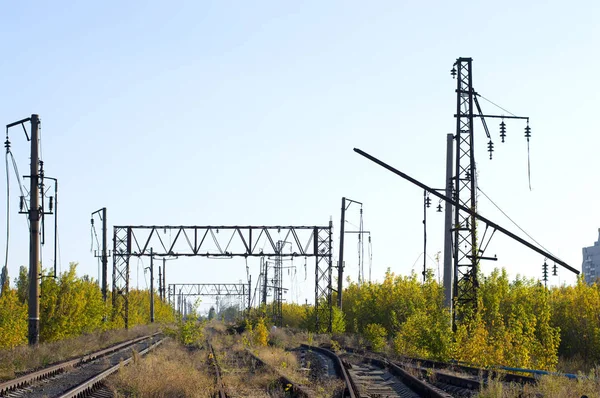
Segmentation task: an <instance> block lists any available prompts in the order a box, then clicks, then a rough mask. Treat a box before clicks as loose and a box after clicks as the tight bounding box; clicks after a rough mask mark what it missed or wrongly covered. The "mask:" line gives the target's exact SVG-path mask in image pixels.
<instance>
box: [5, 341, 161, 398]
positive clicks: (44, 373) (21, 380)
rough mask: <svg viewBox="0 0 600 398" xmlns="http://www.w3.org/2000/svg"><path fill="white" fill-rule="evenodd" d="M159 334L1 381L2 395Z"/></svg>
mask: <svg viewBox="0 0 600 398" xmlns="http://www.w3.org/2000/svg"><path fill="white" fill-rule="evenodd" d="M157 334H158V333H155V334H153V335H147V336H142V337H137V338H135V339H133V340H128V341H125V342H123V343H119V344H117V345H114V346H112V347H108V348H105V349H103V350H100V351H96V352H93V353H91V354H85V355H82V356H81V357H79V358H75V359H71V360H69V361H66V362H61V363H58V364H56V365H52V366H49V367H46V368H43V369H40V370H37V371H35V372H31V373H27V374H25V375H23V376H19V377H17V378H14V379H12V380H8V381H5V382H3V383H0V396H3V395H4V394H5V393H7V392H10V391H13V390H15V389H17V388H21V387H24V386H26V385H29V384H31V383H33V382H35V381H38V380H43V379H46V378H48V377H51V376H54V375H56V374H58V373H62V372H64V371H65V370H66V369H68V368H72V367H75V366H78V365H81V364H84V363H87V362H90V361H92V360H94V359H97V358H100V357H103V356H106V355H108V354H111V353H113V352H115V351H119V350H121V349H123V348H125V347H127V346H130V345H133V344H136V343H138V342H140V341H142V340H145V339H148V338H151V337H154V336H156V335H157Z"/></svg>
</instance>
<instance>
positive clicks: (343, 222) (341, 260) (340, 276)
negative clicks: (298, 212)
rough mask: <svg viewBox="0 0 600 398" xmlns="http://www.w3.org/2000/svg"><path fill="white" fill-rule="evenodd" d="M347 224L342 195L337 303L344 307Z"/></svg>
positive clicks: (339, 306)
mask: <svg viewBox="0 0 600 398" xmlns="http://www.w3.org/2000/svg"><path fill="white" fill-rule="evenodd" d="M345 226H346V198H345V197H342V219H341V220H340V255H339V256H338V285H337V294H338V296H337V301H338V302H337V305H338V308H339V309H340V310H341V309H342V291H343V290H344V227H345Z"/></svg>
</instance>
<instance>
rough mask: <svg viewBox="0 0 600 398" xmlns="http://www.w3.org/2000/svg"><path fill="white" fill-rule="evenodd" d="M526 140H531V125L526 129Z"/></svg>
mask: <svg viewBox="0 0 600 398" xmlns="http://www.w3.org/2000/svg"><path fill="white" fill-rule="evenodd" d="M525 138H527V141H529V139H530V138H531V128H530V127H529V123H527V127H525Z"/></svg>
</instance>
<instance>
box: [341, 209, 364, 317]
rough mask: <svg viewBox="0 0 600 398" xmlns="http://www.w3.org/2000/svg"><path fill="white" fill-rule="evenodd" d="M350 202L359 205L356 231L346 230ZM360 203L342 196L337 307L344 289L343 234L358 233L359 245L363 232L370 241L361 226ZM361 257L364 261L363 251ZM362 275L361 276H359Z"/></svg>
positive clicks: (362, 280) (359, 281)
mask: <svg viewBox="0 0 600 398" xmlns="http://www.w3.org/2000/svg"><path fill="white" fill-rule="evenodd" d="M352 203H356V204H357V205H360V227H359V230H358V231H346V228H345V226H346V210H348V208H349V207H350V205H351V204H352ZM362 205H363V204H362V203H361V202H357V201H355V200H352V199H349V198H346V197H342V211H341V220H340V254H339V256H338V259H339V261H338V286H337V293H338V297H337V301H338V302H337V305H338V307H339V309H342V292H343V290H344V236H345V235H346V234H347V233H353V234H358V240H359V246H361V248H362V245H361V240H362V239H363V234H369V242H370V241H371V235H370V232H369V231H364V230H363V227H362V225H363V224H362ZM360 256H361V254H360V252H359V264H358V266H359V271H358V273H359V278H358V279H359V280H358V283H362V282H364V279H365V274H364V270H363V269H361V264H360V258H361V257H360ZM362 256H363V257H362V258H363V263H364V251H363V253H362ZM369 272H370V271H369ZM361 275H362V278H361Z"/></svg>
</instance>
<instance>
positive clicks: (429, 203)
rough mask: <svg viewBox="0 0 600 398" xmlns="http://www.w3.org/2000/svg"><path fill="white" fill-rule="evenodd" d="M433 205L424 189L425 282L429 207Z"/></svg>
mask: <svg viewBox="0 0 600 398" xmlns="http://www.w3.org/2000/svg"><path fill="white" fill-rule="evenodd" d="M429 206H431V198H430V197H429V195H427V191H425V190H423V283H425V274H427V208H428V207H429Z"/></svg>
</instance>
